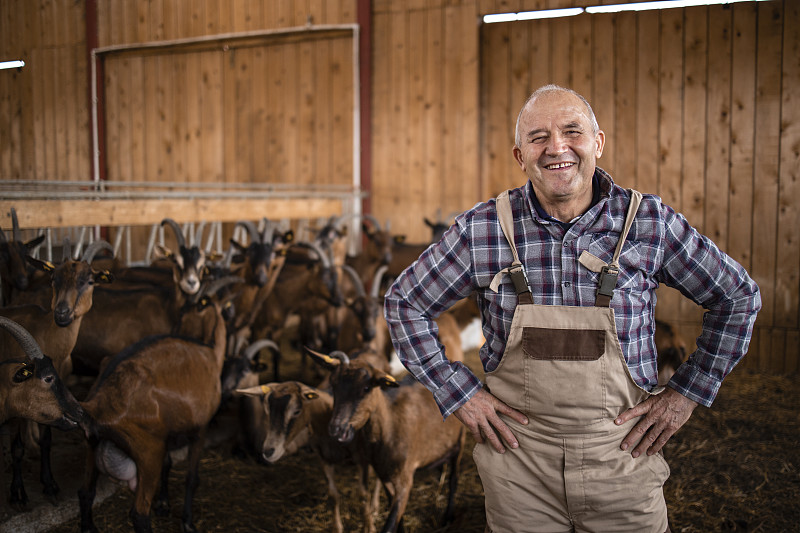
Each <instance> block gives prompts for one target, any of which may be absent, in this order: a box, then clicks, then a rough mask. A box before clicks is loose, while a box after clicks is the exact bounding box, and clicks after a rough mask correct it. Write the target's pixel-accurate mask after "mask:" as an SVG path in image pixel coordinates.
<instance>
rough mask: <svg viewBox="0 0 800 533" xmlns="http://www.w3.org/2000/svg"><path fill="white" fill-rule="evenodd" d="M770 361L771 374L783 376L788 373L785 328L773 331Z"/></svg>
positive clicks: (769, 369)
mask: <svg viewBox="0 0 800 533" xmlns="http://www.w3.org/2000/svg"><path fill="white" fill-rule="evenodd" d="M768 361H769V366H768V367H767V369H768V371H769V372H770V373H778V374H781V373H784V372H785V371H786V330H785V329H783V328H774V329H773V330H772V339H771V342H770V353H769V357H768Z"/></svg>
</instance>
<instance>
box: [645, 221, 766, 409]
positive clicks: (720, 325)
mask: <svg viewBox="0 0 800 533" xmlns="http://www.w3.org/2000/svg"><path fill="white" fill-rule="evenodd" d="M663 209H664V222H665V224H664V227H665V234H664V256H663V263H662V265H661V269H660V270H659V273H658V277H659V281H661V282H663V283H665V284H666V285H668V286H670V287H674V288H676V289H678V290H679V291H680V292H681V293H683V295H684V296H686V297H687V298H689V299H691V300H692V301H694V302H695V303H696V304H698V305H700V306H702V307H703V308H704V309H706V312H705V313H704V315H703V329H702V333H701V335H700V337H699V338H698V339H697V351H695V352H694V353H693V354H691V355H690V357H689V359H688V361H687V362H686V363H684V364H682V365H681V366H680V367H679V368H678V369H677V371H676V372H675V374H674V375H673V376H672V379H671V380H670V382H669V386H670V387H672V388H674V389H675V390H677V391H678V392H680V393H681V394H683V395H684V396H686V397H688V398H690V399H692V400H694V401H696V402H698V403H700V404H703V405H705V406H710V405H711V403H712V402H713V401H714V398H715V397H716V395H717V392H718V390H719V387H720V385H721V383H722V380H723V379H724V378H725V376H727V375H728V374H729V373H730V372H731V370H733V367H734V366H735V365H736V364H737V363H738V362H739V361H740V360H741V358H742V357H743V356H744V355H745V354H746V353H747V348H748V345H749V343H750V337H751V335H752V331H753V325H754V323H755V320H756V315H757V313H758V311H759V310H760V309H761V296H760V293H759V290H758V286H757V285H756V283H755V281H753V279H752V278H751V277H750V276H749V275H748V274H747V272H746V271H745V269H744V267H742V265H740V264H739V263H737V262H736V261H735V260H734V259H732V258H731V257H730V256H728V255H726V254H725V253H724V252H722V251H721V250H720V249H719V248H718V247H717V246H716V245H715V244H714V243H713V242H712V241H711V240H710V239H708V238H707V237H705V236H703V235H701V234H700V233H699V232H697V230H695V229H694V228H692V227H691V226H690V225H689V223H688V222H687V220H686V219H685V218H684V217H683V216H682V215H680V214H678V213H675V212H674V211H673V210H672V209H671V208H669V207H666V206H664V207H663Z"/></svg>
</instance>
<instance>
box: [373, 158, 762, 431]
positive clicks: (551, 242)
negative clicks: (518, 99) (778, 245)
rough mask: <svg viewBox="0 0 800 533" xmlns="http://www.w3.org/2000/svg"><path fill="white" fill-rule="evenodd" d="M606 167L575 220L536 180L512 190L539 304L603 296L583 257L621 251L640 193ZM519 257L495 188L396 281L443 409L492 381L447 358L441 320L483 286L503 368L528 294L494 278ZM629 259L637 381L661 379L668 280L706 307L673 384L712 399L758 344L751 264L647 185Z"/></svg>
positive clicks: (495, 354)
mask: <svg viewBox="0 0 800 533" xmlns="http://www.w3.org/2000/svg"><path fill="white" fill-rule="evenodd" d="M595 178H596V179H597V180H598V183H599V187H600V193H601V194H600V199H599V201H598V202H597V203H596V204H595V205H593V206H592V207H591V208H590V209H589V210H588V211H586V212H585V213H584V214H583V215H582V216H580V217H579V218H578V219H577V220H575V221H574V223H573V224H572V225H571V226H569V227H564V226H563V225H561V224H558V223H554V222H551V221H548V220H546V219H543V218H542V217H540V216H539V215H538V214H537V212H536V209H535V208H534V204H533V198H534V197H535V196H534V192H533V187H532V185H531V183H530V181H528V182H527V183H526V185H524V186H523V187H520V188H517V189H513V190H512V191H511V192H510V195H509V197H510V200H511V208H512V213H513V218H514V238H515V241H516V243H517V251H518V253H519V256H520V261H521V262H522V264H523V265H524V267H525V271H526V274H527V276H528V281H529V283H530V288H531V293H532V297H533V303H535V304H539V305H568V306H592V305H594V302H595V295H596V291H597V278H598V274H597V273H595V272H591V271H589V270H588V269H587V268H585V267H584V266H582V265H581V264H580V263H579V262H578V257H579V256H580V254H581V252H583V251H584V250H588V251H589V252H590V253H592V254H593V255H595V256H597V257H599V258H600V259H602V260H603V261H605V262H607V263H608V262H610V261H611V257H612V255H613V253H614V250H615V248H616V245H617V241H618V240H619V237H620V233H621V231H622V227H623V224H624V221H625V214H626V211H627V208H628V202H629V199H630V198H629V192H628V191H627V190H625V189H623V188H621V187H619V186H617V185H615V184H614V182H613V180H612V179H611V177H610V176H609V175H608V174H607V173H605V172H604V171H603V170H601V169H599V168H598V169H596V171H595ZM511 262H512V255H511V249H510V247H509V244H508V242H507V241H506V238H505V236H504V235H503V232H502V229H501V228H500V224H499V222H498V219H497V212H496V210H495V200H494V199H492V200H490V201H488V202H485V203H479V204H477V205H476V206H475V207H473V208H472V209H470V210H468V211H466V212H464V213H462V214H461V215H459V216H458V217H457V218H456V220H455V223H454V224H453V226H451V227H450V229H449V230H448V231H447V232H446V233H445V234H444V236H443V237H442V239H441V240H440V241H439V242H437V243H434V244H432V245H431V246H430V247H429V248H428V249H427V250H426V251H425V252H424V253H423V254H422V255H421V256H420V258H419V259H418V260H417V261H416V262H415V263H414V264H413V265H411V266H410V267H409V268H407V269H406V270H405V271H404V272H403V273H402V274H401V275H400V277H398V278H397V280H396V281H395V283H394V284H393V285H392V287H390V289H389V290H388V292H387V293H386V299H385V305H384V314H385V316H386V321H387V323H388V324H389V329H390V332H391V336H392V342H393V343H394V347H395V349H396V351H397V353H398V355H399V357H400V360H401V361H402V363H403V364H404V365H405V366H406V368H408V370H409V371H410V372H411V373H412V374H413V375H414V376H415V377H416V378H417V379H418V380H419V381H420V382H422V383H423V384H424V385H425V386H426V387H427V388H428V389H429V390H430V391H431V392H432V393H433V395H434V398H435V399H436V402H437V404H438V405H439V408H440V410H441V412H442V415H443V416H444V417H447V416H449V415H450V414H452V413H453V412H454V411H455V410H456V409H458V408H459V407H460V406H461V405H462V404H464V403H465V402H466V401H467V400H468V399H469V398H470V397H472V395H474V394H475V393H476V392H477V391H478V389H479V388H480V387H481V383H480V380H478V378H477V377H476V376H475V375H474V374H473V373H472V372H471V371H470V370H469V369H468V368H467V367H466V366H465V365H464V364H462V363H460V362H450V361H448V360H447V358H446V357H445V355H444V350H443V347H442V345H441V344H440V343H439V341H438V339H437V336H436V334H437V329H436V324H435V323H434V322H433V321H432V320H433V319H434V318H436V317H437V316H439V315H440V314H441V313H442V312H444V311H445V310H447V309H448V308H449V307H450V306H452V305H453V304H454V303H456V302H457V301H458V300H461V299H463V298H465V297H467V296H469V295H470V294H471V293H473V292H475V293H476V294H477V297H478V305H479V308H480V310H481V314H482V322H483V334H484V337H485V338H486V342H485V344H484V345H483V347H482V348H481V350H480V357H481V362H482V364H483V367H484V369H485V370H486V371H487V372H489V371H492V370H494V369H495V368H496V367H497V365H498V364H499V363H500V359H501V358H502V356H503V352H504V350H505V345H506V341H507V339H508V334H509V330H510V328H511V321H512V319H513V315H514V309H515V307H516V305H517V295H516V292H515V291H514V287H513V284H512V282H511V280H510V278H509V277H508V276H504V277H503V278H504V279H503V282H502V283H501V285H500V287H499V289H498V292H496V293H495V292H494V291H492V290H491V289H490V288H489V284H490V283H491V281H492V278H493V277H494V275H495V274H496V273H497V272H498V271H500V270H501V269H503V268H505V267H507V266H509V265H510V264H511ZM619 264H620V273H619V279H618V281H617V286H616V289H615V291H614V297H613V299H612V300H611V307H612V308H613V309H614V313H615V317H616V326H617V333H618V336H619V341H620V345H621V347H622V353H623V354H624V356H625V360H626V361H627V364H628V368H629V369H630V371H631V376H632V377H633V379H634V381H635V382H636V383H637V384H638V385H639V386H641V387H642V388H644V389H645V390H652V389H653V388H654V387H655V386H656V385H657V383H658V371H657V362H656V348H655V341H654V338H653V334H654V331H655V319H654V310H655V305H656V292H655V290H656V288H657V287H658V286H659V284H660V283H664V284H665V285H667V286H670V287H674V288H676V289H678V290H679V291H680V292H681V293H683V294H684V295H685V296H686V297H687V298H689V299H691V300H692V301H694V302H695V303H696V304H698V305H702V306H703V307H704V308H705V309H706V312H705V314H704V319H703V330H702V334H701V336H700V337H699V338H698V339H697V351H695V352H694V353H692V354H691V356H690V357H689V360H688V361H687V362H686V363H684V364H683V365H681V366H680V367H679V368H678V370H677V372H676V373H675V375H674V376H673V377H672V379H671V380H670V383H669V386H670V387H672V388H673V389H675V390H676V391H678V392H680V393H681V394H683V395H685V396H687V397H688V398H691V399H692V400H694V401H696V402H698V403H701V404H703V405H706V406H709V405H711V403H712V401H713V400H714V397H715V396H716V394H717V391H718V390H719V386H720V384H721V383H722V380H723V379H724V378H725V376H727V375H728V373H730V371H731V370H732V369H733V367H734V366H735V365H736V363H737V362H738V361H739V360H740V359H741V358H742V357H743V356H744V354H745V353H746V352H747V346H748V344H749V342H750V335H751V333H752V328H753V323H754V322H755V318H756V313H757V312H758V310H759V309H760V308H761V297H760V294H759V290H758V287H757V285H756V284H755V282H754V281H753V280H752V279H751V278H750V276H748V274H747V272H746V271H745V270H744V268H743V267H742V266H741V265H739V264H738V263H737V262H736V261H734V260H733V259H732V258H730V257H729V256H727V255H726V254H725V253H723V252H722V251H720V250H719V248H717V246H716V245H715V244H714V243H713V242H711V240H710V239H708V238H707V237H705V236H703V235H701V234H700V233H698V232H697V231H696V230H695V229H694V228H692V227H691V226H690V225H689V223H688V222H687V221H686V219H685V218H684V217H683V216H682V215H680V214H679V213H676V212H675V211H674V210H673V209H672V208H670V207H669V206H667V205H664V204H663V203H662V202H661V199H660V198H659V197H657V196H654V195H647V194H646V195H644V198H643V200H642V203H641V206H640V207H639V211H638V212H637V215H636V218H635V220H634V223H633V227H632V228H631V230H630V233H629V235H628V239H627V240H626V242H625V245H624V247H623V249H622V253H621V255H620V258H619Z"/></svg>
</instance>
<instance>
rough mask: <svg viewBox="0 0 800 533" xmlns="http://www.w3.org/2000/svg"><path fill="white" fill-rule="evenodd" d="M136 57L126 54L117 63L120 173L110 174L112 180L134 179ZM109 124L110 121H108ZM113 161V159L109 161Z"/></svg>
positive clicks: (118, 162)
mask: <svg viewBox="0 0 800 533" xmlns="http://www.w3.org/2000/svg"><path fill="white" fill-rule="evenodd" d="M135 60H136V58H134V57H131V56H125V57H122V58H120V61H119V62H118V63H117V72H116V76H117V87H116V89H117V94H118V98H117V105H118V110H117V124H115V126H116V130H117V143H118V145H117V149H118V151H117V155H116V157H117V158H118V161H117V162H116V165H115V166H116V168H117V172H118V174H117V175H116V176H112V175H109V176H108V178H109V179H111V180H120V181H132V180H134V179H135V178H134V175H133V160H132V144H133V126H132V119H133V114H134V113H135V111H134V110H133V109H132V107H133V103H132V101H133V97H134V93H135V92H136V91H135V90H134V89H133V87H132V83H133V82H134V80H133V78H132V66H131V62H132V61H135ZM106 125H108V122H107V123H106ZM108 162H109V163H111V161H110V160H109V161H108Z"/></svg>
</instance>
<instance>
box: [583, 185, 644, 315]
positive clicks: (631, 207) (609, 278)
mask: <svg viewBox="0 0 800 533" xmlns="http://www.w3.org/2000/svg"><path fill="white" fill-rule="evenodd" d="M630 193H631V201H630V203H629V204H628V213H627V215H626V216H625V226H624V227H623V228H622V234H621V235H620V237H619V241H617V249H616V250H614V257H613V258H612V259H611V263H609V264H607V265H605V266H603V267H602V268H601V269H600V279H599V280H598V285H599V286H598V288H597V296H596V297H595V301H594V305H595V307H609V306H610V305H611V298H613V297H614V288H615V287H616V286H617V278H618V277H619V254H620V253H621V252H622V246H623V245H624V244H625V240H626V239H627V238H628V232H629V231H630V229H631V226H632V225H633V219H634V218H635V217H636V212H637V211H638V210H639V204H640V203H641V202H642V193H640V192H639V191H635V190H633V189H630Z"/></svg>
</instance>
